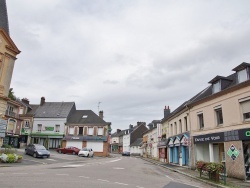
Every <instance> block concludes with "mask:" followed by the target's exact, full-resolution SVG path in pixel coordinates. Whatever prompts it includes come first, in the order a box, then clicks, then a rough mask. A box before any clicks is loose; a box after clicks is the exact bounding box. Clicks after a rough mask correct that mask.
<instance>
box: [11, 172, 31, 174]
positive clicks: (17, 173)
mask: <svg viewBox="0 0 250 188" xmlns="http://www.w3.org/2000/svg"><path fill="white" fill-rule="evenodd" d="M12 174H28V173H17V172H16V173H15V172H14V173H12Z"/></svg>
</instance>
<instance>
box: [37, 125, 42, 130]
mask: <svg viewBox="0 0 250 188" xmlns="http://www.w3.org/2000/svg"><path fill="white" fill-rule="evenodd" d="M37 131H38V132H41V131H42V124H38V125H37Z"/></svg>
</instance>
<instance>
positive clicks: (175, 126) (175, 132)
mask: <svg viewBox="0 0 250 188" xmlns="http://www.w3.org/2000/svg"><path fill="white" fill-rule="evenodd" d="M174 134H175V135H176V134H177V124H176V122H174Z"/></svg>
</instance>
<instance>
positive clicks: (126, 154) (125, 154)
mask: <svg viewBox="0 0 250 188" xmlns="http://www.w3.org/2000/svg"><path fill="white" fill-rule="evenodd" d="M122 156H130V152H128V151H124V152H122Z"/></svg>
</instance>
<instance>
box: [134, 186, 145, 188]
mask: <svg viewBox="0 0 250 188" xmlns="http://www.w3.org/2000/svg"><path fill="white" fill-rule="evenodd" d="M136 187H137V188H144V187H140V186H136Z"/></svg>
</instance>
